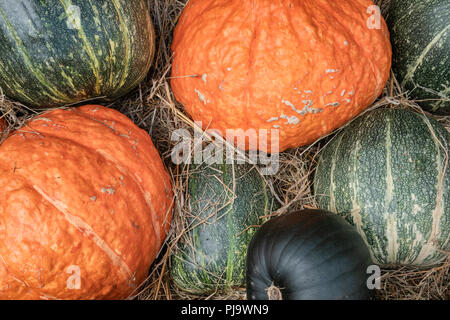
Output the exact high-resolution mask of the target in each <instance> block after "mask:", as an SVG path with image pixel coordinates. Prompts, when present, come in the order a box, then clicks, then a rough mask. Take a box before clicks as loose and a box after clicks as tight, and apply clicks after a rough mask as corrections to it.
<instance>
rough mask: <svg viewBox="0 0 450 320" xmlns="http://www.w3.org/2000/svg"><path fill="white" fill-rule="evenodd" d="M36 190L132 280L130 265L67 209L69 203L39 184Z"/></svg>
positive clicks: (35, 187) (34, 187) (34, 186)
mask: <svg viewBox="0 0 450 320" xmlns="http://www.w3.org/2000/svg"><path fill="white" fill-rule="evenodd" d="M32 187H33V189H34V190H36V192H37V193H38V194H39V195H40V196H41V197H42V198H43V199H45V201H46V202H47V203H49V204H50V205H51V206H53V207H54V208H55V209H56V210H57V211H58V212H60V213H62V215H63V216H64V219H65V220H66V221H67V223H69V224H70V225H72V226H73V227H74V228H75V229H77V230H78V231H80V232H81V233H82V234H83V236H84V237H85V238H87V239H89V240H91V241H93V242H94V243H95V245H96V246H97V247H98V248H99V249H100V250H101V251H102V252H103V253H104V254H105V255H106V256H107V257H108V258H109V259H111V261H112V262H113V264H114V265H115V266H116V267H118V269H119V270H120V272H121V273H122V274H123V275H124V276H125V278H126V279H127V280H128V281H130V280H131V278H132V273H131V270H130V268H129V267H128V265H127V264H126V262H125V261H124V260H122V258H120V257H119V256H118V255H117V254H116V253H115V252H114V250H113V249H111V248H110V246H109V245H108V243H107V242H106V241H105V240H103V239H102V238H101V237H99V236H98V234H97V233H96V232H95V231H94V230H93V229H92V227H91V226H90V225H89V224H88V223H86V222H85V221H83V219H81V218H80V217H78V216H75V215H72V214H71V213H69V212H68V211H67V205H65V204H64V203H62V202H60V201H59V200H55V199H52V198H51V197H50V196H49V195H48V194H46V193H45V192H44V191H43V190H42V189H41V188H40V187H39V186H36V185H33V186H32ZM91 236H92V237H91Z"/></svg>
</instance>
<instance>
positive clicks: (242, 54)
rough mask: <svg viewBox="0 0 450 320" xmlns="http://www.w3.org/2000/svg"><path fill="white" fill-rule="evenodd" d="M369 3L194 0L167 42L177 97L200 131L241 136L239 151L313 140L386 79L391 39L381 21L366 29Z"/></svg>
mask: <svg viewBox="0 0 450 320" xmlns="http://www.w3.org/2000/svg"><path fill="white" fill-rule="evenodd" d="M371 5H373V3H372V1H370V0H342V1H325V0H314V1H313V0H307V1H300V0H291V1H284V0H283V1H281V0H254V1H240V0H230V1H226V2H224V1H219V0H212V1H211V0H191V1H189V3H188V4H187V6H186V7H185V9H184V11H183V13H182V15H181V17H180V19H179V22H178V24H177V26H176V29H175V32H174V39H173V44H172V51H173V54H174V60H173V66H172V79H171V87H172V89H173V92H174V94H175V98H176V99H177V100H178V101H179V102H181V103H182V104H183V106H184V109H185V110H186V112H187V113H189V114H190V116H191V117H192V118H193V119H194V120H195V121H201V124H202V126H203V127H204V129H206V128H212V129H216V130H218V131H220V132H221V133H222V135H224V136H226V130H227V129H229V130H239V129H241V130H243V131H241V132H235V133H236V135H237V136H238V138H240V139H243V138H245V139H246V144H245V149H252V150H254V149H259V150H262V151H266V150H267V151H269V152H277V151H280V152H281V151H284V150H285V149H288V148H292V147H298V146H303V145H306V144H309V143H311V142H314V141H316V140H317V139H318V138H320V137H322V136H324V135H326V134H328V133H329V132H331V131H332V130H334V129H336V128H338V127H340V126H341V125H343V124H344V123H346V122H347V121H348V120H350V119H351V118H353V117H354V116H356V115H357V114H359V113H360V112H361V111H362V110H364V109H365V108H366V107H367V106H369V105H370V104H371V103H372V102H373V101H374V100H375V99H376V98H377V97H378V96H379V95H380V93H381V92H382V89H383V87H384V85H385V83H386V81H387V79H388V77H389V70H390V66H391V46H390V41H389V33H388V30H387V26H386V24H385V22H384V20H383V19H382V18H381V29H369V28H368V26H367V20H368V19H369V17H370V15H369V14H368V13H367V10H368V7H370V6H371ZM344 17H345V18H344ZM260 130H264V131H260ZM255 131H256V132H255ZM262 132H267V134H268V137H273V138H274V144H271V142H268V139H265V138H259V134H263V133H262ZM277 132H278V133H279V138H277ZM246 133H247V134H246ZM262 137H264V136H262ZM230 139H232V138H230ZM256 140H259V141H256ZM237 141H238V139H237V138H235V139H234V141H230V142H231V143H233V142H234V143H237ZM256 142H258V144H257V145H256ZM252 144H254V145H252ZM277 144H278V147H277ZM240 147H241V148H244V146H240ZM277 149H278V150H277Z"/></svg>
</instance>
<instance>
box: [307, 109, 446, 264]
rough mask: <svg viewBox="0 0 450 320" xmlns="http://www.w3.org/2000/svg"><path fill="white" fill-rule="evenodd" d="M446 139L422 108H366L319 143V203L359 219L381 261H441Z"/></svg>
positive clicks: (357, 222) (316, 182)
mask: <svg viewBox="0 0 450 320" xmlns="http://www.w3.org/2000/svg"><path fill="white" fill-rule="evenodd" d="M449 144H450V134H449V133H448V132H447V130H446V129H445V128H444V127H443V126H442V125H441V124H439V123H438V122H436V121H435V120H433V119H430V118H428V117H426V116H424V115H422V114H419V113H415V112H412V111H407V110H402V109H393V110H390V109H378V110H375V111H371V112H368V113H366V114H365V115H363V116H361V117H359V118H357V119H356V120H354V121H353V122H352V123H350V124H349V125H348V126H347V127H346V128H344V129H343V130H342V131H341V132H339V133H338V134H337V136H335V137H334V138H333V140H332V141H331V142H330V143H329V144H328V145H327V146H326V147H325V148H324V149H323V150H322V151H321V153H320V157H319V162H318V166H317V169H316V175H315V178H314V192H315V195H316V197H317V200H318V203H319V207H320V208H321V209H325V210H329V211H332V212H335V213H338V214H340V215H342V216H344V217H345V218H346V219H347V220H348V221H349V222H350V223H352V224H354V225H355V226H356V227H357V229H358V231H359V232H360V234H361V235H362V236H363V238H364V239H365V241H366V243H368V245H369V247H370V249H371V253H372V255H373V258H374V259H375V261H377V262H378V263H380V264H382V265H414V266H431V265H435V264H439V263H441V262H442V261H443V260H444V259H445V258H446V257H447V255H446V254H445V253H444V252H449V251H450V241H449V239H450V170H449V167H448V166H449V163H448V153H449Z"/></svg>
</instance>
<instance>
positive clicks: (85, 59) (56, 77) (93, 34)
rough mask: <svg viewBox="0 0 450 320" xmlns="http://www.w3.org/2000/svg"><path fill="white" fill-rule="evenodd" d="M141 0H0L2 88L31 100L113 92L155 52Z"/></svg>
mask: <svg viewBox="0 0 450 320" xmlns="http://www.w3.org/2000/svg"><path fill="white" fill-rule="evenodd" d="M154 38H155V36H154V29H153V25H152V22H151V20H150V14H149V10H148V7H147V1H146V0H133V1H129V0H99V1H92V0H59V1H41V0H20V1H11V0H0V88H1V89H2V90H3V92H4V93H5V94H6V95H7V96H9V97H10V98H12V99H15V100H18V101H20V102H22V103H24V104H27V105H29V106H33V107H36V108H47V107H55V106H62V105H68V104H74V103H77V102H81V101H85V100H88V99H94V98H98V97H104V99H105V100H113V99H115V98H118V97H120V96H122V95H124V94H126V93H128V92H129V91H130V90H132V89H133V88H134V87H136V86H137V85H138V84H139V82H140V81H141V80H142V79H143V78H144V77H145V76H146V74H147V72H148V70H149V68H150V65H151V62H152V59H153V54H154V41H155V40H154Z"/></svg>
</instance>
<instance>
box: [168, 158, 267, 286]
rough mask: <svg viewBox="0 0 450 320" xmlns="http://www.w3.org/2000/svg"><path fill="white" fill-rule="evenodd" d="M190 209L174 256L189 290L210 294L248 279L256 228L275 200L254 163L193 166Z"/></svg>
mask: <svg viewBox="0 0 450 320" xmlns="http://www.w3.org/2000/svg"><path fill="white" fill-rule="evenodd" d="M190 171H191V174H190V176H189V183H188V195H187V196H188V197H189V200H188V209H189V213H188V214H186V216H183V218H182V220H183V226H184V229H185V231H184V233H183V234H182V236H181V238H180V240H179V241H178V245H177V247H178V248H177V250H176V251H175V252H174V254H173V256H172V260H171V262H172V263H171V277H172V279H173V281H174V283H175V284H176V285H177V286H178V287H179V288H181V289H182V290H184V291H187V292H191V293H195V294H209V293H212V292H216V291H217V292H221V291H227V290H228V289H231V288H233V287H242V286H244V284H245V259H246V253H247V247H248V243H249V242H250V240H251V238H252V236H253V234H254V232H255V228H256V227H257V226H259V225H260V224H261V223H262V220H261V216H264V215H267V214H269V213H270V212H271V210H272V208H273V207H274V206H275V205H274V201H273V198H272V196H271V193H270V191H269V190H268V188H267V186H266V183H265V180H264V179H263V178H262V177H261V176H260V174H259V173H258V172H257V171H256V169H255V168H254V167H252V166H251V165H249V164H213V165H206V164H202V165H199V166H198V165H196V166H193V167H191V168H190Z"/></svg>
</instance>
